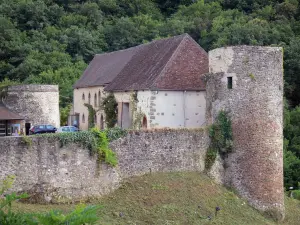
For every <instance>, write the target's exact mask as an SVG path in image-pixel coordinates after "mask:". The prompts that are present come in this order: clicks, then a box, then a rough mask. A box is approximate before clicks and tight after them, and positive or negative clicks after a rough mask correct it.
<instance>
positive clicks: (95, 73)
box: [74, 47, 137, 88]
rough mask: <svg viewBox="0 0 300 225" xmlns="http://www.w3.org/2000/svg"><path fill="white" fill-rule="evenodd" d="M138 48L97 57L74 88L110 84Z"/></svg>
mask: <svg viewBox="0 0 300 225" xmlns="http://www.w3.org/2000/svg"><path fill="white" fill-rule="evenodd" d="M136 50H137V47H133V48H129V49H125V50H120V51H117V52H110V53H104V54H100V55H95V57H94V58H93V60H92V61H91V62H90V64H89V66H88V67H87V68H86V70H85V71H84V73H83V75H82V76H81V78H80V79H79V80H78V81H77V82H76V84H75V85H74V88H83V87H92V86H102V85H106V84H109V83H110V82H112V80H113V79H114V78H115V77H116V76H117V75H118V74H119V73H120V71H121V70H122V69H123V68H124V66H125V65H126V63H128V61H130V59H131V57H132V56H133V55H134V53H135V52H136Z"/></svg>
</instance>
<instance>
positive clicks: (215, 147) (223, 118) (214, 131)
mask: <svg viewBox="0 0 300 225" xmlns="http://www.w3.org/2000/svg"><path fill="white" fill-rule="evenodd" d="M209 137H210V140H211V142H210V146H209V148H208V150H207V153H206V159H205V168H206V169H207V170H209V169H210V168H211V166H212V165H213V164H214V162H215V160H216V157H217V154H220V155H221V157H224V156H225V155H226V154H228V153H230V152H232V145H233V142H232V128H231V119H230V118H229V117H228V114H227V113H226V112H225V111H220V112H219V114H218V117H217V119H216V121H215V123H214V124H212V125H211V126H210V128H209Z"/></svg>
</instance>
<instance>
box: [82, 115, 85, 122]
mask: <svg viewBox="0 0 300 225" xmlns="http://www.w3.org/2000/svg"><path fill="white" fill-rule="evenodd" d="M82 123H85V117H84V114H82Z"/></svg>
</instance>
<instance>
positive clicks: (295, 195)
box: [292, 190, 300, 200]
mask: <svg viewBox="0 0 300 225" xmlns="http://www.w3.org/2000/svg"><path fill="white" fill-rule="evenodd" d="M292 197H293V198H295V199H298V200H300V190H295V191H293V192H292Z"/></svg>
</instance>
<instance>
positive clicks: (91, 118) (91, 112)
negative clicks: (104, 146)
mask: <svg viewBox="0 0 300 225" xmlns="http://www.w3.org/2000/svg"><path fill="white" fill-rule="evenodd" d="M84 106H85V107H87V108H88V111H89V116H88V128H89V129H92V128H93V127H95V115H96V110H95V109H94V108H93V106H92V105H90V104H87V103H85V104H84Z"/></svg>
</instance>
